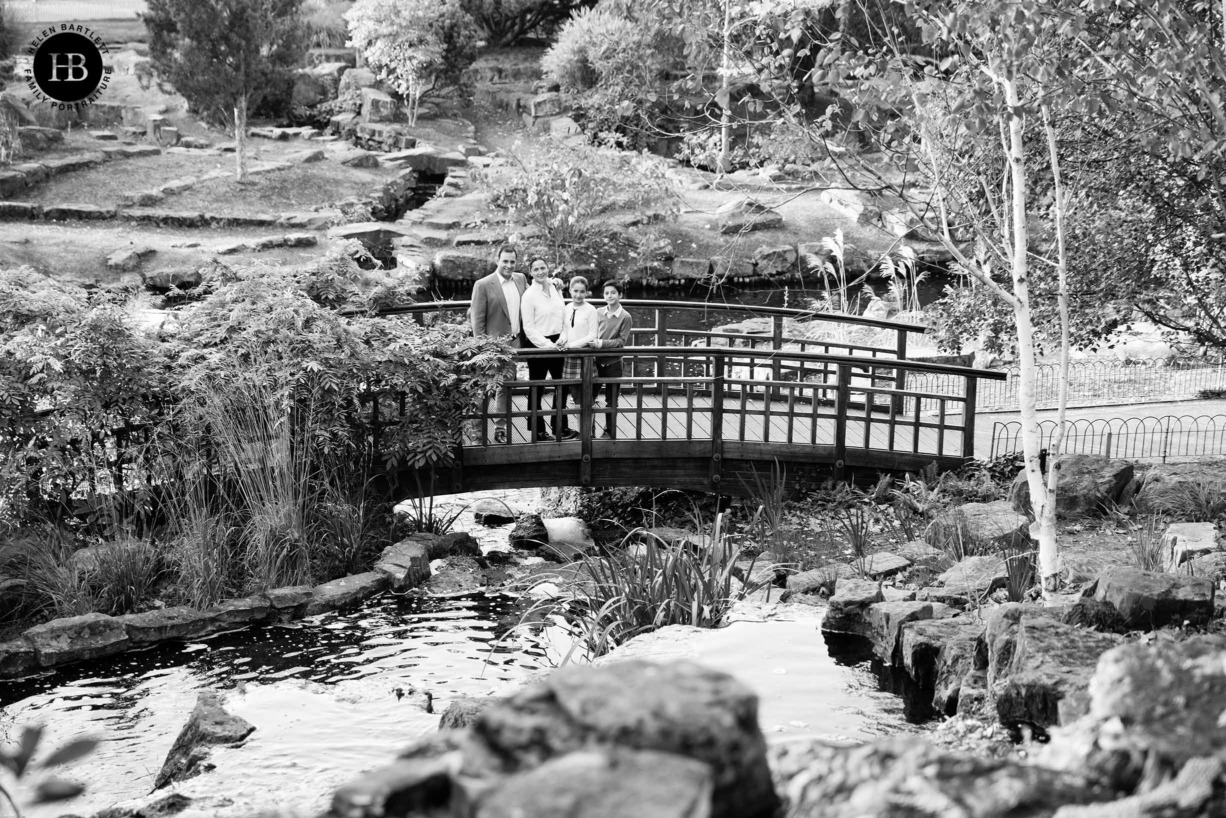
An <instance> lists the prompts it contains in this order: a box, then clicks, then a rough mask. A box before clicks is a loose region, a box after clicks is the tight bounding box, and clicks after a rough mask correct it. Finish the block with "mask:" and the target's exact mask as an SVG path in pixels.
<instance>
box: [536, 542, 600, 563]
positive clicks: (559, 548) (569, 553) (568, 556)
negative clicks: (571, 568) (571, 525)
mask: <svg viewBox="0 0 1226 818" xmlns="http://www.w3.org/2000/svg"><path fill="white" fill-rule="evenodd" d="M595 550H596V545H595V543H591V544H585V543H569V542H550V543H546V544H545V545H542V546H541V547H540V550H538V551H537V553H538V554H539V555H540V556H542V557H544V558H545V559H547V560H549V561H550V562H559V563H568V562H577V561H579V560H581V559H584V558H585V557H587V556H589V555H590V554H591V553H592V552H594V551H595Z"/></svg>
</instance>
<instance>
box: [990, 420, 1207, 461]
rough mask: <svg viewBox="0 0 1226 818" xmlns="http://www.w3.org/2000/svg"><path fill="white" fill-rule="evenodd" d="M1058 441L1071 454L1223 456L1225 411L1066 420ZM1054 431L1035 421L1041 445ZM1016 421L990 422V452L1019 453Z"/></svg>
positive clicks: (1164, 457) (1052, 424) (1131, 457)
mask: <svg viewBox="0 0 1226 818" xmlns="http://www.w3.org/2000/svg"><path fill="white" fill-rule="evenodd" d="M1067 426H1068V428H1067V430H1066V432H1065V436H1064V443H1063V445H1062V447H1061V448H1062V449H1063V451H1065V452H1066V453H1069V454H1100V455H1104V456H1106V457H1119V458H1124V459H1127V460H1159V461H1161V462H1163V463H1165V462H1167V461H1168V460H1194V459H1197V458H1202V457H1223V456H1226V415H1196V416H1193V415H1164V416H1162V417H1147V418H1092V419H1091V418H1079V419H1077V420H1070V421H1068V422H1067ZM1055 430H1056V422H1055V421H1054V420H1044V421H1040V422H1039V432H1040V436H1041V439H1042V446H1043V448H1047V447H1048V446H1049V445H1050V443H1051V439H1052V435H1053V434H1054V433H1055ZM1021 438H1022V424H1021V422H1020V421H1016V420H1011V421H1007V422H1000V421H997V422H996V423H995V424H993V426H992V457H993V458H996V457H1001V456H1003V455H1007V454H1015V453H1020V452H1021V450H1022V439H1021Z"/></svg>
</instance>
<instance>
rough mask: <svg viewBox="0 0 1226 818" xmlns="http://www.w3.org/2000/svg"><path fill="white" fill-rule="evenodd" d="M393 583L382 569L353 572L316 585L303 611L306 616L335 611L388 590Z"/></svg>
mask: <svg viewBox="0 0 1226 818" xmlns="http://www.w3.org/2000/svg"><path fill="white" fill-rule="evenodd" d="M390 584H391V580H390V579H389V578H388V575H387V574H385V573H383V572H381V571H368V572H367V573H365V574H353V575H351V576H347V577H341V578H340V579H334V580H332V581H331V582H325V583H324V584H323V585H317V586H315V589H314V590H313V591H312V592H311V601H310V602H308V603H307V604H306V609H305V611H304V612H303V613H304V614H305V615H306V616H314V615H315V614H320V613H324V612H325V611H335V610H336V609H338V608H345V607H348V606H350V605H356V604H357V603H359V602H361V601H363V600H365V599H369V598H370V597H372V596H374V595H375V594H378V593H382V592H383V591H385V590H387V587H388V586H389V585H390Z"/></svg>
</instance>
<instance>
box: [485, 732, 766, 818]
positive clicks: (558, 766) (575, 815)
mask: <svg viewBox="0 0 1226 818" xmlns="http://www.w3.org/2000/svg"><path fill="white" fill-rule="evenodd" d="M712 783H713V782H712V771H711V767H710V766H709V765H707V764H704V763H702V762H701V761H699V760H696V759H693V758H686V757H685V756H683V755H679V754H677V753H661V752H657V751H653V750H632V749H628V748H624V747H616V748H611V749H599V750H580V751H576V752H572V753H568V754H566V755H564V756H561V757H559V758H553V759H550V760H549V761H546V762H545V763H544V764H542V765H540V766H539V767H535V768H533V769H529V770H525V771H524V772H521V773H519V774H517V775H512V776H509V777H507V778H505V779H503V780H502V781H500V782H499V783H497V784H495V785H494V786H493V787H492V788H490V789H489V790H488V791H486V792H483V793H482V794H481V796H480V797H479V800H478V802H477V806H476V810H475V812H474V813H473V815H474V816H475V818H521V817H522V816H528V815H531V816H537V818H562V816H566V818H696V817H697V816H705V815H712V814H715V813H713V812H712ZM737 814H738V815H739V814H742V813H737ZM744 814H748V813H744ZM757 814H760V815H766V814H768V813H762V812H759V813H757Z"/></svg>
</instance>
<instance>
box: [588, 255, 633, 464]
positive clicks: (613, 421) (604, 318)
mask: <svg viewBox="0 0 1226 818" xmlns="http://www.w3.org/2000/svg"><path fill="white" fill-rule="evenodd" d="M604 300H605V302H606V306H604V307H601V308H600V309H599V310H597V311H596V317H597V320H598V322H599V330H598V332H597V335H596V340H595V341H593V342H592V346H593V347H595V348H596V349H619V348H621V347H624V346H629V344H630V329H631V327H632V324H631V321H630V313H628V312H626V311H625V310H624V309H622V307H621V300H622V285H621V284H620V283H618V282H617V281H615V280H613V279H610V280H608V281H606V282H605V283H604ZM595 364H596V377H598V378H620V377H622V359H621V356H620V355H618V356H616V357H614V356H610V357H607V358H606V357H603V356H602V357H599V358H596V360H595ZM604 389H605V393H604V394H605V405H606V406H607V407H608V408H607V409H606V410H605V416H606V420H605V430H604V432H602V433H601V435H600V436H601V437H602V438H605V439H610V440H611V439H613V438H615V437H617V393H618V392H619V391H620V389H621V385H620V384H617V383H606V384H605V385H604Z"/></svg>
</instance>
